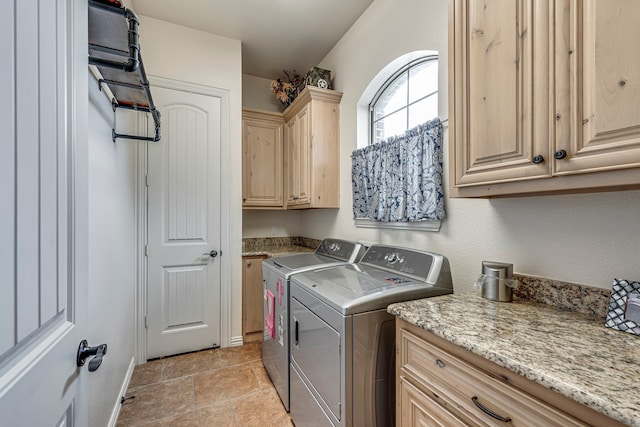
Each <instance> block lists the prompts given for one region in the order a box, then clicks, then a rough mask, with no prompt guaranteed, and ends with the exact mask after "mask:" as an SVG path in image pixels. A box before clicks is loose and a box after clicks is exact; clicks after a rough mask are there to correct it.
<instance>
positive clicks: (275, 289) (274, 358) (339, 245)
mask: <svg viewBox="0 0 640 427" xmlns="http://www.w3.org/2000/svg"><path fill="white" fill-rule="evenodd" d="M365 249H366V248H365V247H364V246H363V245H361V244H360V243H356V242H349V241H346V240H340V239H324V240H323V241H322V242H321V243H320V245H319V246H318V247H317V249H316V250H315V252H310V253H302V254H294V255H284V256H278V257H273V258H268V259H266V260H264V261H263V262H262V286H263V292H264V304H263V309H264V313H263V319H264V341H263V344H262V363H263V364H264V367H265V369H266V370H267V373H268V374H269V377H270V378H271V381H272V382H273V385H274V386H275V389H276V391H277V392H278V394H279V395H280V399H281V400H282V403H283V404H284V406H285V408H286V409H287V411H288V410H289V310H288V306H289V280H290V278H291V277H292V276H293V275H294V274H298V273H302V272H305V271H309V270H313V269H316V268H321V267H327V266H339V265H345V264H349V263H354V262H357V261H358V260H360V258H361V257H362V255H363V254H364V252H365Z"/></svg>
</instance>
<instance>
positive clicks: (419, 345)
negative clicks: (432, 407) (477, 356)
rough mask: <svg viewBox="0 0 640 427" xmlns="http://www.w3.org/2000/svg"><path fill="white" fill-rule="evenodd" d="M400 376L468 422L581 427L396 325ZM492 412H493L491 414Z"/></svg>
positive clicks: (544, 404) (571, 418)
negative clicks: (439, 399) (429, 393)
mask: <svg viewBox="0 0 640 427" xmlns="http://www.w3.org/2000/svg"><path fill="white" fill-rule="evenodd" d="M398 338H399V345H400V346H401V351H400V355H401V356H400V361H399V367H400V375H406V376H407V378H408V379H409V380H410V381H412V382H414V383H415V384H416V386H418V387H419V388H423V389H424V390H429V391H431V392H432V393H434V394H435V395H437V396H438V397H439V398H442V399H443V401H445V402H448V403H449V404H450V405H449V406H448V408H449V409H450V410H451V412H453V413H455V415H456V416H458V417H459V418H460V419H463V420H464V421H465V422H466V423H467V424H469V425H478V426H485V425H505V422H506V421H500V420H499V419H498V417H503V418H505V419H506V418H509V419H510V422H509V425H512V426H532V425H544V426H563V427H564V426H586V425H587V424H584V423H582V422H580V421H579V420H577V419H575V418H573V417H571V416H569V415H568V414H565V413H564V412H562V411H559V410H558V409H555V408H553V407H551V406H549V405H548V404H546V403H544V402H542V401H540V400H538V399H536V398H534V397H533V396H530V395H528V394H526V393H524V392H522V391H520V390H518V389H516V388H514V387H512V386H510V385H509V384H506V383H505V382H503V381H501V380H499V379H497V378H495V377H493V376H491V375H490V374H489V373H487V372H484V371H481V370H479V369H477V368H475V367H473V366H472V365H470V364H468V363H466V362H464V361H463V360H461V359H459V358H457V357H456V356H453V355H451V354H449V353H447V352H445V351H443V350H441V349H439V348H438V347H435V346H433V345H431V344H430V343H428V342H425V341H424V340H423V339H421V338H419V337H417V336H416V335H414V334H412V333H410V332H408V331H406V330H404V329H401V330H400V336H399V337H398ZM491 414H493V415H491Z"/></svg>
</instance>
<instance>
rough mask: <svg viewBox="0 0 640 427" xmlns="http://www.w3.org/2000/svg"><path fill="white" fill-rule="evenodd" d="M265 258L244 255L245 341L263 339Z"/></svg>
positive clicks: (243, 318)
mask: <svg viewBox="0 0 640 427" xmlns="http://www.w3.org/2000/svg"><path fill="white" fill-rule="evenodd" d="M265 258H267V257H266V256H246V257H242V267H243V268H242V337H243V340H244V341H245V342H250V341H260V340H261V339H262V323H263V320H262V295H263V294H262V260H263V259H265Z"/></svg>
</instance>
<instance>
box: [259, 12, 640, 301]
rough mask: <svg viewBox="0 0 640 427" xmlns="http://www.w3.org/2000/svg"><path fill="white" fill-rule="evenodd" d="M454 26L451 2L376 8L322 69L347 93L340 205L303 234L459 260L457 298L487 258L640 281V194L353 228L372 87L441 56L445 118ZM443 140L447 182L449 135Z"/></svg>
mask: <svg viewBox="0 0 640 427" xmlns="http://www.w3.org/2000/svg"><path fill="white" fill-rule="evenodd" d="M400 6H401V7H400ZM447 22H448V3H447V0H403V1H402V2H398V1H397V0H375V1H374V3H373V4H372V5H371V6H370V7H369V9H368V10H367V11H366V12H365V13H364V15H363V16H362V17H361V19H360V20H359V21H358V22H357V23H356V24H355V25H354V26H353V27H352V28H351V29H350V31H349V32H348V33H347V34H346V35H345V36H344V37H343V38H342V39H341V40H340V42H339V43H338V44H337V45H336V46H335V47H334V48H333V49H332V50H331V52H330V53H329V54H328V55H327V56H326V57H325V58H324V60H323V61H321V63H320V64H319V65H320V66H321V67H323V68H327V69H330V70H332V71H333V76H334V78H335V80H334V85H335V88H336V89H337V90H340V91H342V92H344V96H343V98H342V103H341V117H340V120H341V130H340V138H341V154H342V156H341V158H342V162H341V164H340V173H341V187H340V191H341V206H342V207H341V209H339V210H335V209H329V210H312V211H307V212H304V213H302V214H301V215H302V218H301V221H302V222H301V230H302V231H301V232H302V234H304V235H305V236H308V237H313V238H323V237H325V236H337V237H343V238H347V239H354V240H366V241H377V242H381V243H387V244H394V245H402V246H408V247H414V248H423V249H428V250H433V251H436V252H441V253H442V254H444V255H446V256H447V257H448V258H449V260H450V262H451V268H452V271H453V278H454V287H455V291H456V292H461V291H470V290H472V284H473V281H474V279H475V277H476V275H477V274H478V273H479V272H480V265H481V261H482V260H492V261H503V262H511V263H513V264H514V270H515V271H516V272H519V273H524V274H532V275H536V276H542V277H547V278H552V279H557V280H563V281H568V282H574V283H580V284H585V285H590V286H597V287H602V288H610V287H611V282H612V281H613V279H614V278H627V279H634V280H638V279H640V267H639V266H638V254H639V253H640V250H639V245H640V225H639V222H640V221H639V220H640V191H626V192H612V193H594V194H579V195H558V196H544V197H522V198H508V199H495V200H472V199H447V200H446V204H447V213H448V218H447V219H446V220H445V221H444V224H443V226H442V229H441V231H440V232H438V233H431V232H416V231H406V232H405V231H391V230H369V229H358V228H356V227H355V226H354V225H353V220H352V213H351V203H352V197H351V180H350V174H351V161H350V158H349V155H350V154H351V151H352V150H354V149H355V148H356V141H357V120H358V118H357V105H358V102H359V101H360V98H361V96H362V94H363V93H364V92H365V91H366V89H367V85H368V84H369V82H370V81H371V79H373V78H374V77H375V76H376V74H377V73H378V72H379V71H380V70H381V69H382V68H383V67H384V66H385V65H387V64H388V63H389V62H391V61H392V60H394V59H395V58H397V57H399V56H401V55H403V54H406V53H409V52H412V51H416V50H425V49H426V50H437V51H438V52H439V54H440V62H441V64H440V83H439V88H440V93H441V97H440V102H441V107H440V117H441V118H443V119H444V118H446V117H448V112H447V110H448V108H447V78H446V77H447V76H446V72H447V71H446V70H447V61H446V58H447ZM444 138H445V179H446V177H447V172H446V171H447V167H446V162H447V161H448V146H447V143H446V141H447V139H448V132H447V130H446V128H445V134H444ZM272 215H273V214H272ZM271 219H272V220H273V217H272V218H271ZM284 223H285V221H284V218H283V224H284ZM253 232H259V230H255V229H254V230H253Z"/></svg>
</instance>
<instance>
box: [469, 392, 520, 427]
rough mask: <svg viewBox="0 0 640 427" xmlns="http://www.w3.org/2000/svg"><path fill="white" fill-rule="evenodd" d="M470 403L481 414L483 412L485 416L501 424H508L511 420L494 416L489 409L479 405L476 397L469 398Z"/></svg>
mask: <svg viewBox="0 0 640 427" xmlns="http://www.w3.org/2000/svg"><path fill="white" fill-rule="evenodd" d="M471 401H472V402H473V404H474V405H476V406H477V407H478V408H479V409H480V410H481V411H482V412H484V413H485V414H487V415H489V416H490V417H492V418H495V419H496V420H498V421H502V422H503V423H510V422H511V418H509V417H503V416H501V415H498V414H496V413H495V412H493V411H492V410H491V409H489V408H487V407H486V406H484V405H483V404H482V403H480V402H479V401H478V396H473V397H472V398H471Z"/></svg>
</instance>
